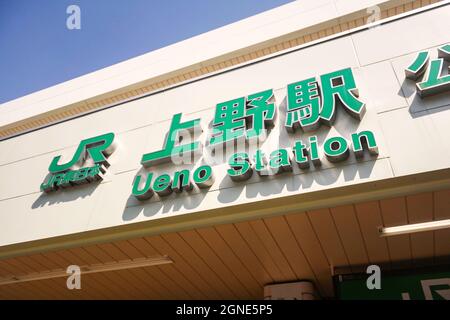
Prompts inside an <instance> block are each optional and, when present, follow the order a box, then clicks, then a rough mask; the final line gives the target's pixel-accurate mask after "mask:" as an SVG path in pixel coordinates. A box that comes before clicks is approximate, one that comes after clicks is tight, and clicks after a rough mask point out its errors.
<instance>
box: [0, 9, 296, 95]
mask: <svg viewBox="0 0 450 320" xmlns="http://www.w3.org/2000/svg"><path fill="white" fill-rule="evenodd" d="M288 2H290V0H166V1H163V0H122V1H119V0H81V1H75V0H67V1H66V0H0V103H3V102H6V101H9V100H12V99H15V98H18V97H20V96H23V95H26V94H29V93H32V92H34V91H38V90H41V89H44V88H47V87H49V86H52V85H55V84H58V83H60V82H64V81H67V80H70V79H73V78H75V77H78V76H81V75H83V74H86V73H89V72H92V71H95V70H98V69H101V68H104V67H107V66H109V65H112V64H115V63H118V62H120V61H123V60H126V59H129V58H132V57H135V56H138V55H141V54H143V53H146V52H149V51H152V50H155V49H158V48H161V47H164V46H166V45H169V44H172V43H175V42H178V41H181V40H184V39H187V38H190V37H192V36H195V35H198V34H201V33H204V32H207V31H209V30H213V29H215V28H218V27H221V26H224V25H226V24H229V23H232V22H235V21H238V20H241V19H244V18H246V17H249V16H252V15H254V14H257V13H260V12H263V11H266V10H269V9H272V8H275V7H277V6H280V5H283V4H286V3H288ZM71 4H75V5H78V6H79V7H80V9H81V29H80V30H69V29H67V27H66V19H67V17H68V16H69V15H68V14H67V13H66V8H67V7H68V6H69V5H71Z"/></svg>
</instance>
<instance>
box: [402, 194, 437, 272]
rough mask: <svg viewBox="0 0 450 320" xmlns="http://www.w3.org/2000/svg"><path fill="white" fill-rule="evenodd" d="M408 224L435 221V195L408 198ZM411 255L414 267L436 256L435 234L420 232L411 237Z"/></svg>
mask: <svg viewBox="0 0 450 320" xmlns="http://www.w3.org/2000/svg"><path fill="white" fill-rule="evenodd" d="M406 205H407V208H408V222H409V223H420V222H427V221H432V220H433V194H432V193H429V192H428V193H421V194H416V195H412V196H407V197H406ZM410 238H411V253H412V258H413V261H414V265H416V266H417V265H419V264H420V263H421V259H424V258H430V257H431V258H432V257H433V256H434V234H433V232H419V233H414V234H411V235H410Z"/></svg>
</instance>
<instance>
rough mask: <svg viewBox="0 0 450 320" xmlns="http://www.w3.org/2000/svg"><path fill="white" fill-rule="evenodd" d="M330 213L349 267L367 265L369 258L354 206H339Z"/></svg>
mask: <svg viewBox="0 0 450 320" xmlns="http://www.w3.org/2000/svg"><path fill="white" fill-rule="evenodd" d="M330 211H331V216H332V218H333V220H334V223H335V225H336V228H337V230H338V233H339V238H340V239H341V241H342V244H343V246H344V250H345V253H346V256H347V257H348V260H349V263H350V265H367V264H368V262H369V258H368V255H367V250H366V247H365V242H364V239H363V237H362V234H361V229H360V226H359V222H358V220H357V218H356V214H355V210H354V206H353V205H347V206H339V207H335V208H331V209H330Z"/></svg>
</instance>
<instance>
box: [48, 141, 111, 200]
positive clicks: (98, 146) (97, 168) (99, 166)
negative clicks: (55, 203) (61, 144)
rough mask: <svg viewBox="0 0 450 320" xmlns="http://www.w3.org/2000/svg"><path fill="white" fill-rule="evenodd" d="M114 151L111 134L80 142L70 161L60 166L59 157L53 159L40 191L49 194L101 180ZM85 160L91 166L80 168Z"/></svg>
mask: <svg viewBox="0 0 450 320" xmlns="http://www.w3.org/2000/svg"><path fill="white" fill-rule="evenodd" d="M115 149H116V146H115V144H114V133H112V132H110V133H106V134H103V135H100V136H96V137H93V138H88V139H85V140H82V141H81V142H80V144H79V145H78V148H77V150H76V151H75V154H74V155H73V157H72V159H71V160H70V161H68V162H66V163H63V164H60V163H59V162H60V160H61V156H56V157H54V158H53V160H52V162H51V163H50V166H49V167H48V171H49V172H50V177H49V178H48V179H47V181H45V182H43V183H42V184H41V191H44V192H51V191H55V190H58V189H59V188H66V187H69V186H73V185H78V184H84V183H89V182H91V181H98V180H102V179H103V177H102V174H104V173H105V172H106V171H105V168H107V167H109V163H108V160H107V158H108V157H109V156H110V155H111V154H112V153H113V152H114V150H115ZM87 160H89V162H91V163H92V164H93V166H88V167H82V166H83V165H84V164H85V163H86V162H87Z"/></svg>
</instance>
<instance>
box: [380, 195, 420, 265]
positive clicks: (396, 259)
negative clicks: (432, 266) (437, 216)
mask: <svg viewBox="0 0 450 320" xmlns="http://www.w3.org/2000/svg"><path fill="white" fill-rule="evenodd" d="M380 207H381V215H382V218H383V222H384V223H383V225H384V226H385V227H393V226H399V225H405V224H408V215H407V212H406V210H407V209H406V199H405V197H398V198H392V199H385V200H381V201H380ZM387 242H388V249H389V256H390V257H391V264H392V265H393V266H411V265H412V263H411V260H412V253H411V239H410V236H409V235H399V236H395V237H389V238H387Z"/></svg>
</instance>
